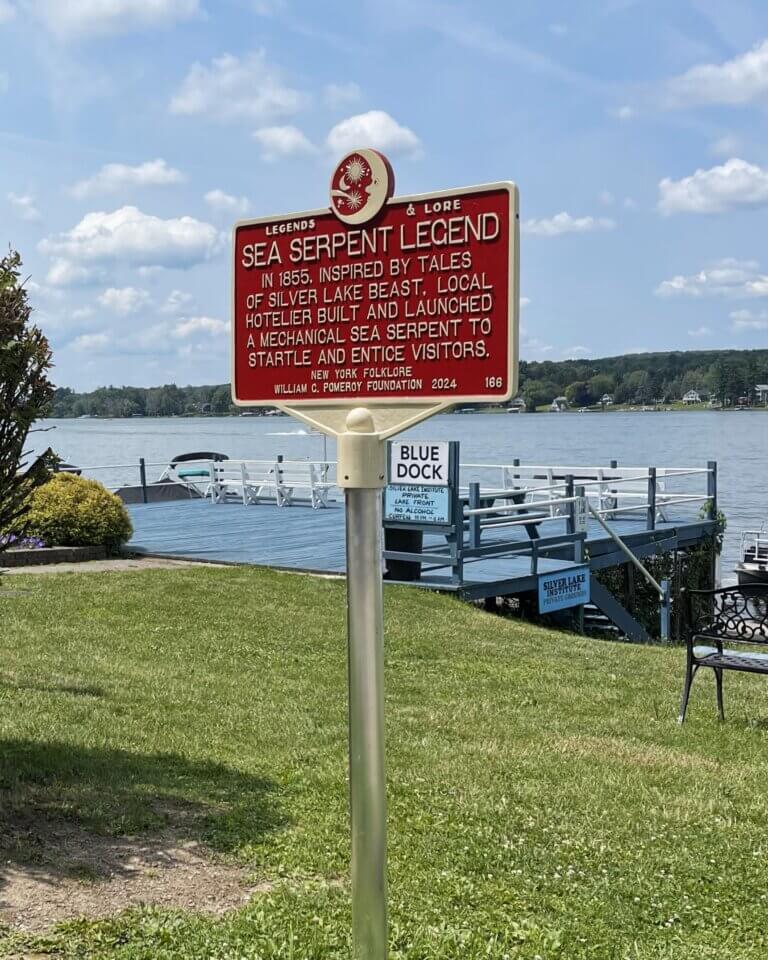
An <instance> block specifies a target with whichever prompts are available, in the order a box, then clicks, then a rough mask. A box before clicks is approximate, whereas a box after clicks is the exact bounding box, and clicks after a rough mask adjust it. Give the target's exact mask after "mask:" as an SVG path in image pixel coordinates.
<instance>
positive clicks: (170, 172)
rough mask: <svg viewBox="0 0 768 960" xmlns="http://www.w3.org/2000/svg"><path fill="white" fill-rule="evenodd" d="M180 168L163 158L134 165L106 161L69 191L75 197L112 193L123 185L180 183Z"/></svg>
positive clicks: (143, 185) (181, 178) (144, 185)
mask: <svg viewBox="0 0 768 960" xmlns="http://www.w3.org/2000/svg"><path fill="white" fill-rule="evenodd" d="M183 180H184V175H183V174H182V173H181V171H180V170H176V169H175V168H174V167H170V166H168V164H167V163H166V162H165V160H161V159H159V158H158V159H157V160H147V161H146V162H145V163H139V164H137V165H136V166H134V167H131V166H128V165H127V164H124V163H107V164H105V165H104V166H103V167H102V168H101V170H99V171H98V173H95V174H94V175H93V176H92V177H88V178H87V179H85V180H79V181H78V182H77V183H76V184H75V185H74V186H73V187H72V188H71V189H70V193H71V194H72V195H73V196H75V197H80V198H83V197H88V196H91V195H92V194H94V193H114V192H115V191H116V190H121V189H122V188H123V187H147V186H167V185H168V184H172V183H182V182H183Z"/></svg>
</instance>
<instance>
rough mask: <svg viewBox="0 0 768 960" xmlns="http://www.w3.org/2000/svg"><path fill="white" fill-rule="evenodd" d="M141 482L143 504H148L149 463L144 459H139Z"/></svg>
mask: <svg viewBox="0 0 768 960" xmlns="http://www.w3.org/2000/svg"><path fill="white" fill-rule="evenodd" d="M139 482H140V483H141V502H142V503H146V502H147V463H146V460H145V459H144V457H139Z"/></svg>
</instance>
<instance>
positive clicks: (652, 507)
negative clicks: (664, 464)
mask: <svg viewBox="0 0 768 960" xmlns="http://www.w3.org/2000/svg"><path fill="white" fill-rule="evenodd" d="M648 529H649V530H655V529H656V467H648Z"/></svg>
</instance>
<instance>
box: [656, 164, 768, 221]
mask: <svg viewBox="0 0 768 960" xmlns="http://www.w3.org/2000/svg"><path fill="white" fill-rule="evenodd" d="M765 203H768V170H764V169H763V168H762V167H758V166H756V165H755V164H753V163H747V162H746V161H745V160H739V159H738V158H736V157H732V158H731V159H730V160H726V162H725V163H723V164H721V165H720V166H719V167H712V168H711V169H709V170H697V171H696V172H695V173H693V174H691V176H690V177H683V179H682V180H671V179H670V178H669V177H665V178H664V179H663V180H661V181H660V182H659V210H661V212H662V213H665V214H669V213H722V212H723V211H725V210H729V209H732V208H733V207H746V206H762V205H764V204H765Z"/></svg>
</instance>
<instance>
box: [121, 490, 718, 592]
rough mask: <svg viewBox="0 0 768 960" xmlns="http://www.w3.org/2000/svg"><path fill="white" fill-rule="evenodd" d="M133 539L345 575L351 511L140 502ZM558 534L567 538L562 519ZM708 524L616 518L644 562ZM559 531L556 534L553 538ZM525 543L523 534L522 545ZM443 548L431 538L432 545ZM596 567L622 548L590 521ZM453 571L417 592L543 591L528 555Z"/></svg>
mask: <svg viewBox="0 0 768 960" xmlns="http://www.w3.org/2000/svg"><path fill="white" fill-rule="evenodd" d="M128 509H129V511H130V514H131V519H132V520H133V525H134V531H135V532H134V536H133V539H132V540H131V542H130V543H129V544H128V546H129V548H130V549H131V550H134V551H136V552H137V553H147V554H155V555H164V556H171V557H184V558H189V559H194V560H208V561H212V562H219V563H236V564H248V565H254V566H267V567H276V568H280V569H285V570H296V571H304V572H309V573H321V574H339V575H343V574H344V572H345V565H346V561H345V544H344V507H343V505H342V504H341V503H334V504H332V505H331V506H329V507H328V509H326V510H312V509H311V508H309V507H307V506H293V507H277V506H275V505H273V504H269V503H263V504H259V505H258V506H251V507H243V506H242V505H239V504H235V503H229V504H212V503H211V502H210V501H209V500H186V501H184V500H182V501H176V502H170V503H150V504H137V505H133V506H130V507H129V508H128ZM555 526H557V527H561V529H560V530H558V531H557V532H561V533H565V527H566V520H565V518H563V519H562V521H561V524H555ZM709 527H710V524H709V523H708V522H705V521H700V522H695V523H691V522H687V523H683V524H680V523H674V522H668V523H661V522H660V523H658V524H657V525H656V528H655V530H653V531H650V530H645V529H643V525H642V524H638V522H636V521H633V520H617V521H615V523H614V524H613V528H614V529H615V530H616V532H617V533H618V534H619V535H620V536H621V537H622V539H624V540H625V542H626V543H628V544H629V545H630V546H631V547H632V549H633V552H635V553H636V555H637V556H643V555H648V554H649V553H654V552H658V551H660V550H661V551H663V550H669V549H673V548H675V547H677V546H680V547H683V546H689V545H692V544H694V543H696V542H697V541H698V540H699V539H700V538H701V537H702V535H704V533H705V532H706V530H708V528H709ZM554 533H555V531H549V535H550V536H552V535H553V534H554ZM523 541H524V536H523V532H522V531H520V543H521V544H522V543H523ZM430 542H432V543H433V544H434V545H435V546H436V545H437V544H438V543H439V538H438V537H427V538H426V539H425V546H429V545H430ZM585 543H586V546H587V548H588V552H589V558H590V566H591V567H592V569H596V568H600V567H605V566H610V565H612V564H613V563H616V562H621V558H620V557H619V556H618V555H617V551H616V548H615V545H614V543H613V541H612V540H610V538H608V537H606V536H605V535H604V533H603V531H602V529H601V528H600V526H599V525H598V524H597V523H596V522H594V521H590V523H589V525H588V529H587V535H586V541H585ZM574 566H576V564H575V563H574V561H573V560H572V559H569V558H567V557H565V556H550V557H545V556H541V557H539V558H538V564H537V570H538V573H540V574H541V573H553V572H557V571H559V570H568V569H571V568H572V567H574ZM449 574H450V571H437V572H432V573H424V574H423V575H422V577H421V579H420V580H419V581H416V582H413V583H412V585H413V586H419V587H425V588H428V589H433V590H444V591H449V592H454V593H460V594H462V595H463V596H466V597H467V598H471V599H480V598H482V597H486V596H504V595H507V594H514V593H521V592H525V591H526V590H532V589H535V587H536V582H537V577H536V575H533V574H532V573H531V561H530V557H529V556H527V555H511V556H503V557H496V556H494V557H488V558H482V557H481V558H478V559H477V560H473V561H471V562H467V563H465V567H464V577H463V581H462V582H461V583H460V584H457V583H455V582H454V581H453V580H452V578H451V576H450V575H449Z"/></svg>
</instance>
